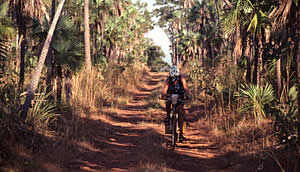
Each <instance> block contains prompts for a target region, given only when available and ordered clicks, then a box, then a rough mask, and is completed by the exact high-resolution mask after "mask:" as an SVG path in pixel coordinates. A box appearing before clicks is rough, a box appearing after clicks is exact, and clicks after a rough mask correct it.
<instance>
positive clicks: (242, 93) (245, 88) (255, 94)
mask: <svg viewBox="0 0 300 172" xmlns="http://www.w3.org/2000/svg"><path fill="white" fill-rule="evenodd" d="M235 96H237V97H238V99H239V100H241V101H243V105H242V106H241V107H240V108H239V111H240V112H247V113H250V114H252V115H253V116H254V118H255V119H256V120H260V119H262V118H264V117H265V116H266V112H265V107H266V106H267V105H270V104H271V103H272V102H273V100H274V90H273V87H272V85H271V84H266V86H265V87H259V86H257V85H254V84H250V85H241V88H240V90H239V93H238V94H236V95H235Z"/></svg>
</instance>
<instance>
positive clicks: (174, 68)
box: [169, 66, 180, 82]
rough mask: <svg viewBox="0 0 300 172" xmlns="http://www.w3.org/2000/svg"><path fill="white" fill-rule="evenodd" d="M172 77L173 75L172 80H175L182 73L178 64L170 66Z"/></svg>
mask: <svg viewBox="0 0 300 172" xmlns="http://www.w3.org/2000/svg"><path fill="white" fill-rule="evenodd" d="M169 75H170V77H171V80H172V81H173V82H174V81H175V80H176V79H177V77H178V76H179V75H180V72H179V69H178V68H177V66H172V67H171V68H170V74H169Z"/></svg>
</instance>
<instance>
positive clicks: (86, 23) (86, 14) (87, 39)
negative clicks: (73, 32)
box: [84, 0, 92, 72]
mask: <svg viewBox="0 0 300 172" xmlns="http://www.w3.org/2000/svg"><path fill="white" fill-rule="evenodd" d="M84 47H85V65H86V69H87V72H90V71H91V69H92V62H91V46H90V26H89V0H84Z"/></svg>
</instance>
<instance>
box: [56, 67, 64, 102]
mask: <svg viewBox="0 0 300 172" xmlns="http://www.w3.org/2000/svg"><path fill="white" fill-rule="evenodd" d="M56 74H57V78H56V85H57V92H56V96H57V99H56V101H57V104H59V105H60V104H61V95H62V94H61V93H62V88H63V87H62V77H63V76H62V67H61V65H58V66H57V68H56Z"/></svg>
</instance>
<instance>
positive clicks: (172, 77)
mask: <svg viewBox="0 0 300 172" xmlns="http://www.w3.org/2000/svg"><path fill="white" fill-rule="evenodd" d="M188 93H189V91H188V88H187V82H186V79H185V78H184V77H183V76H182V75H181V74H180V72H179V69H178V68H177V66H172V67H171V68H170V72H169V77H168V78H167V79H166V81H165V84H164V86H163V89H162V95H161V97H163V96H166V95H167V94H178V95H179V98H180V99H181V100H184V98H185V95H189V94H188ZM176 108H177V111H178V114H179V115H178V116H179V117H178V122H179V129H180V134H179V142H182V141H183V140H186V138H185V137H184V136H183V132H182V131H183V121H184V115H185V112H184V102H183V101H181V102H179V103H178V105H177V107H176ZM166 111H167V116H166V119H165V122H167V123H169V121H170V113H171V102H170V101H166Z"/></svg>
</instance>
